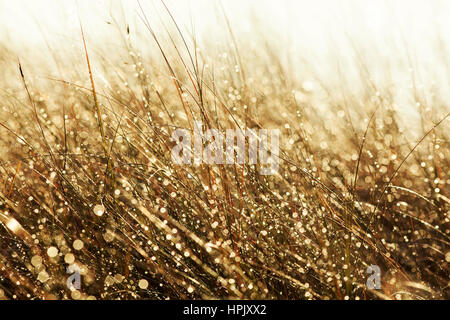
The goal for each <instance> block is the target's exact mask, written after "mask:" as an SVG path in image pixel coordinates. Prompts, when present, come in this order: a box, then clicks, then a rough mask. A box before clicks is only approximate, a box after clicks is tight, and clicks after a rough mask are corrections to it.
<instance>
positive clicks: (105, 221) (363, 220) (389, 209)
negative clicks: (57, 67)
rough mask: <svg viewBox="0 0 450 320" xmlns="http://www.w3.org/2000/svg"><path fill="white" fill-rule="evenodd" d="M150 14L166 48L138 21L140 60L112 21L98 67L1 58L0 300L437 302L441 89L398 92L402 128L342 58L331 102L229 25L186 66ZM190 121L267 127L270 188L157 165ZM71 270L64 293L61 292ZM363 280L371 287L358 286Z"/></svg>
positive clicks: (243, 171) (237, 176)
mask: <svg viewBox="0 0 450 320" xmlns="http://www.w3.org/2000/svg"><path fill="white" fill-rule="evenodd" d="M166 9H167V12H169V15H168V17H167V20H166V21H165V23H166V24H167V25H169V24H170V25H173V28H172V27H168V26H167V28H166V34H164V33H161V34H159V33H157V32H156V31H154V30H153V29H152V27H151V24H150V22H149V20H148V19H147V17H146V15H145V10H142V11H140V12H139V15H140V17H141V20H142V23H143V24H144V25H145V26H146V28H147V29H148V31H149V33H148V34H147V35H146V36H147V38H146V39H147V40H146V41H150V40H149V39H152V40H153V41H154V43H155V44H156V48H157V50H153V51H151V52H147V53H141V52H140V50H139V49H137V47H139V46H137V45H136V42H134V41H137V40H136V39H139V38H136V39H135V40H134V41H133V36H134V34H133V30H130V27H129V26H124V25H122V24H121V23H118V22H116V21H113V22H112V24H113V25H114V26H115V27H117V30H118V33H117V34H115V37H114V38H113V42H114V48H115V50H116V51H115V52H113V51H112V50H108V51H104V50H102V45H103V44H102V42H98V43H95V42H92V41H91V42H89V40H88V38H86V37H85V35H84V32H83V31H82V35H80V38H79V40H80V44H81V45H82V47H81V48H84V52H83V51H82V50H80V51H77V52H76V55H78V58H76V59H74V60H71V57H72V56H69V57H68V58H67V57H65V56H64V55H62V54H61V55H60V56H58V51H57V50H55V52H53V55H54V56H55V57H56V58H57V59H61V60H60V64H61V65H65V66H66V67H64V68H62V71H61V74H62V75H64V78H58V77H47V76H45V77H43V76H42V75H39V76H36V74H33V73H32V72H33V71H30V73H28V70H34V68H35V67H37V65H38V64H39V63H40V61H34V60H33V57H31V56H27V55H26V53H23V52H22V53H20V57H21V59H22V63H21V64H19V65H18V64H17V59H16V58H14V57H15V56H16V55H17V53H13V52H11V51H9V50H8V49H6V48H4V49H2V51H1V52H2V53H1V54H0V55H1V58H0V64H1V67H2V68H3V70H5V73H4V74H5V75H8V76H9V79H4V81H3V82H2V85H1V86H2V87H1V91H0V97H1V102H0V103H1V107H2V109H1V110H0V133H1V136H0V150H1V151H0V152H1V155H2V160H1V162H0V165H1V166H0V171H1V176H0V179H1V180H0V213H1V214H0V299H31V298H39V299H66V298H73V299H87V298H96V299H118V298H120V299H188V298H196V299H197V298H202V299H214V298H241V299H348V298H350V299H379V298H382V299H387V298H391V299H447V298H449V292H450V291H449V288H448V284H449V282H448V281H449V264H448V263H449V248H450V246H449V244H450V239H449V237H450V235H449V233H450V231H449V212H450V211H449V204H450V201H449V197H450V196H449V194H448V184H449V183H450V177H449V171H448V168H449V166H448V164H449V162H448V161H449V160H448V156H449V148H448V141H449V140H448V139H449V135H448V132H449V130H448V128H449V126H448V104H447V102H446V101H443V100H442V99H443V98H441V97H440V96H439V87H437V88H430V89H429V91H427V89H420V88H418V87H414V86H413V87H412V88H411V89H410V92H408V96H410V97H411V99H410V100H411V101H410V103H411V106H410V108H411V110H412V109H414V108H418V110H419V114H420V119H419V122H418V123H419V124H420V126H421V129H420V130H416V129H414V128H413V127H412V125H410V127H409V128H408V126H406V128H407V130H406V131H405V130H404V129H402V128H404V127H405V123H411V124H412V123H413V120H411V119H412V118H413V117H412V118H411V119H409V118H407V116H405V114H404V112H403V111H402V110H401V108H399V107H398V106H397V105H396V103H395V99H394V97H395V95H396V94H397V93H398V90H400V89H399V87H398V86H394V85H392V84H391V83H389V82H386V83H385V84H384V85H380V84H379V82H377V81H375V80H373V78H372V76H371V72H372V71H373V70H372V69H371V64H370V62H369V61H368V60H367V59H366V57H365V55H364V54H363V53H361V52H360V51H359V50H358V49H357V48H356V47H355V48H354V54H355V61H354V62H353V63H354V65H353V67H355V69H356V70H358V77H357V78H356V79H355V78H350V77H347V74H346V72H345V69H344V70H341V71H339V72H338V77H340V78H341V80H342V81H341V82H339V83H338V84H336V85H335V86H330V85H329V84H328V82H327V81H325V79H321V78H320V77H319V76H318V75H317V74H316V73H315V72H313V71H306V70H307V68H308V67H311V66H307V65H305V66H304V69H305V71H304V74H300V75H299V74H296V73H295V72H294V71H292V72H291V71H290V69H289V68H288V64H287V63H286V61H284V60H283V59H282V58H281V56H282V54H280V52H278V51H277V50H273V49H271V46H272V45H271V44H267V43H266V44H265V47H264V45H263V44H261V46H260V47H259V48H264V51H263V52H262V51H259V50H258V51H255V50H253V49H251V48H250V46H248V47H247V46H245V39H240V38H239V34H238V33H236V32H235V31H233V28H232V25H231V24H230V22H229V21H228V20H227V21H226V22H225V25H226V28H228V30H229V35H230V38H231V39H232V40H231V43H232V45H227V46H226V47H225V48H223V47H222V48H220V52H221V53H220V54H218V55H215V54H214V53H213V52H214V51H215V50H216V48H215V47H214V46H213V45H212V44H210V46H211V47H207V46H206V45H205V46H206V47H202V49H201V50H199V51H198V50H196V48H197V46H200V42H199V40H198V39H197V38H196V36H195V34H194V35H189V33H185V32H183V31H181V28H180V27H179V26H178V25H177V24H176V22H175V19H174V18H173V16H171V15H170V10H169V8H167V7H166ZM262 40H263V42H265V40H267V39H262ZM206 43H208V42H206ZM81 48H78V47H76V49H73V50H78V49H81ZM88 48H89V49H90V52H91V55H89V54H88ZM93 52H94V53H93ZM82 58H84V61H83V59H82ZM300 60H301V59H300ZM42 63H43V64H49V63H50V62H49V61H43V62H42ZM86 64H87V66H88V73H87V72H85V70H86ZM94 65H95V67H93V66H94ZM22 66H24V68H22ZM19 68H20V70H19ZM244 69H245V70H244ZM313 69H314V67H311V70H313ZM387 71H388V70H387ZM94 74H96V75H97V76H96V77H95V81H94ZM349 79H351V81H355V82H357V83H358V89H354V88H353V87H352V85H349V84H347V83H346V81H347V80H349ZM322 80H324V81H322ZM89 82H90V83H89ZM21 83H22V85H21ZM99 83H100V84H99ZM393 83H394V84H395V83H396V82H395V79H394V80H393ZM442 85H444V84H442ZM96 88H97V90H96ZM24 89H25V90H24ZM66 110H71V112H69V113H66ZM194 119H198V120H201V121H202V122H203V123H204V124H205V129H210V128H217V129H220V130H223V131H225V130H226V129H235V128H240V129H246V128H254V129H258V128H276V129H281V130H282V137H281V146H282V147H281V151H280V170H279V172H278V173H277V174H275V175H273V176H261V175H260V174H259V172H258V168H257V166H251V165H238V164H237V163H236V164H234V165H228V166H227V165H216V166H207V165H200V166H175V165H174V164H173V162H172V161H171V157H170V152H171V149H172V147H173V146H174V143H173V141H171V135H172V132H173V131H174V130H175V129H177V128H186V129H188V130H190V131H191V132H193V130H194V129H193V121H194ZM408 129H409V130H408ZM98 130H100V137H99V136H98V134H96V133H95V132H98ZM417 133H419V135H418V138H417V135H416V136H414V135H413V134H417ZM94 207H97V209H96V210H95V211H98V208H101V209H102V210H100V212H94ZM96 213H100V214H96ZM80 240H81V241H82V243H83V246H82V247H81V248H80V242H79V241H80ZM76 241H77V245H74V243H75V242H76ZM50 247H55V248H57V249H58V253H59V254H58V255H57V256H56V257H50V256H49V255H48V254H47V250H48V249H49V248H50ZM71 255H74V258H75V261H74V262H73V261H72V259H71V258H72V257H71ZM72 264H76V265H77V266H78V267H79V268H80V270H81V277H82V286H81V289H80V290H75V291H71V290H69V289H68V288H67V286H66V279H67V278H68V276H69V274H67V273H66V270H67V267H68V266H69V265H72ZM370 265H378V266H380V268H381V270H382V289H381V290H379V291H374V290H368V289H367V288H366V280H367V278H368V276H369V275H368V274H366V269H367V267H368V266H370ZM143 279H145V280H146V281H147V282H148V284H149V285H148V287H146V288H141V287H139V285H138V283H139V282H140V280H143Z"/></svg>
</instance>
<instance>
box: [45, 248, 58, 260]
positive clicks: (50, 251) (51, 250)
mask: <svg viewBox="0 0 450 320" xmlns="http://www.w3.org/2000/svg"><path fill="white" fill-rule="evenodd" d="M47 254H48V256H49V257H50V258H54V257H56V256H57V255H58V249H57V248H55V247H50V248H48V249H47Z"/></svg>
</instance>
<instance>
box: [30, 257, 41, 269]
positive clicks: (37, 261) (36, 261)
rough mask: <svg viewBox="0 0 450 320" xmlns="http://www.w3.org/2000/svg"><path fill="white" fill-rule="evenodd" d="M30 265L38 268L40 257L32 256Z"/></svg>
mask: <svg viewBox="0 0 450 320" xmlns="http://www.w3.org/2000/svg"><path fill="white" fill-rule="evenodd" d="M31 264H32V265H33V266H34V267H35V268H39V267H40V266H41V264H42V257H41V256H34V257H33V258H31Z"/></svg>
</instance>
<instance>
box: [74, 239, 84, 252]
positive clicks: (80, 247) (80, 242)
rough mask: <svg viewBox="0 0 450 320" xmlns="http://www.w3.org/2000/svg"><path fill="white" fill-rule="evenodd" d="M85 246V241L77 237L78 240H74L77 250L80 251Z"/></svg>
mask: <svg viewBox="0 0 450 320" xmlns="http://www.w3.org/2000/svg"><path fill="white" fill-rule="evenodd" d="M83 247H84V243H83V241H81V240H79V239H77V240H75V241H74V242H73V248H74V249H75V250H78V251H79V250H81V249H83Z"/></svg>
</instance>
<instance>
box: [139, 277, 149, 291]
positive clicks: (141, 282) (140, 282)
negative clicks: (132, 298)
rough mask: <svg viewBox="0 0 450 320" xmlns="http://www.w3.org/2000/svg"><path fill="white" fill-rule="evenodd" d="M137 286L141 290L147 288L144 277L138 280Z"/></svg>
mask: <svg viewBox="0 0 450 320" xmlns="http://www.w3.org/2000/svg"><path fill="white" fill-rule="evenodd" d="M139 288H141V289H142V290H147V288H148V281H147V280H145V279H142V280H139Z"/></svg>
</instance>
